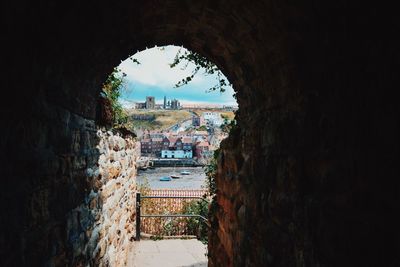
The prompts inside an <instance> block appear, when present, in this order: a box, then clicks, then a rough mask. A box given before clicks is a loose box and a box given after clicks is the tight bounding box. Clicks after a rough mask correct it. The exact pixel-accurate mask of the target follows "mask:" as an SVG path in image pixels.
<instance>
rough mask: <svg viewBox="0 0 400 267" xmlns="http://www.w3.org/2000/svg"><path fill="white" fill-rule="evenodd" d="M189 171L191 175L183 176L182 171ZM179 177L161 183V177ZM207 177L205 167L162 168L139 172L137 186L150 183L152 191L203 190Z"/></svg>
mask: <svg viewBox="0 0 400 267" xmlns="http://www.w3.org/2000/svg"><path fill="white" fill-rule="evenodd" d="M184 170H185V171H189V172H190V174H188V175H182V174H181V171H184ZM170 175H177V176H179V177H180V178H179V179H171V181H160V178H161V177H164V176H170ZM205 180H206V175H205V173H204V168H203V167H176V168H174V167H161V168H155V169H147V170H145V171H142V170H139V171H138V175H137V179H136V181H137V184H138V185H142V184H144V183H146V181H147V182H148V183H149V186H150V188H151V189H203V188H204V187H205Z"/></svg>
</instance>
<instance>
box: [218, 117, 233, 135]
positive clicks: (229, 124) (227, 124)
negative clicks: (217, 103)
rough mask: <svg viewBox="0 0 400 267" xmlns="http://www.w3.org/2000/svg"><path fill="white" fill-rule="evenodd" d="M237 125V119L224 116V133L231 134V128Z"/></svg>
mask: <svg viewBox="0 0 400 267" xmlns="http://www.w3.org/2000/svg"><path fill="white" fill-rule="evenodd" d="M235 126H236V120H229V119H228V118H226V117H225V118H224V122H223V123H222V124H221V126H220V127H221V130H222V132H224V133H227V134H229V133H230V132H231V130H232V129H233V128H234V127H235Z"/></svg>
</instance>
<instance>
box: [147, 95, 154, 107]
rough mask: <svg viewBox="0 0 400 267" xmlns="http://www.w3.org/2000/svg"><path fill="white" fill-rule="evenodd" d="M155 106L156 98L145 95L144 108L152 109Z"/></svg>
mask: <svg viewBox="0 0 400 267" xmlns="http://www.w3.org/2000/svg"><path fill="white" fill-rule="evenodd" d="M155 107H156V99H155V97H154V96H146V109H154V108H155Z"/></svg>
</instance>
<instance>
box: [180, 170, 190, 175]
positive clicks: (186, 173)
mask: <svg viewBox="0 0 400 267" xmlns="http://www.w3.org/2000/svg"><path fill="white" fill-rule="evenodd" d="M181 174H182V175H189V174H190V171H181Z"/></svg>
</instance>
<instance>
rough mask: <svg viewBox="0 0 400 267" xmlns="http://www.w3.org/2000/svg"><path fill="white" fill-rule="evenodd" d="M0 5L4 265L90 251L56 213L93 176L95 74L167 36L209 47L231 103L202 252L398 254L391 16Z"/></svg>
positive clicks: (393, 261) (337, 4)
mask: <svg viewBox="0 0 400 267" xmlns="http://www.w3.org/2000/svg"><path fill="white" fill-rule="evenodd" d="M1 13H2V24H4V26H5V27H4V29H5V30H4V32H3V38H2V39H3V41H2V43H3V45H4V47H5V48H3V49H2V53H3V56H2V64H3V65H4V67H5V68H3V69H4V70H5V71H3V75H2V76H3V83H2V85H3V88H2V90H3V98H2V100H3V101H2V105H1V108H2V112H1V117H2V134H1V145H2V149H1V162H2V186H1V188H2V189H1V198H0V199H1V201H0V203H1V211H0V214H1V235H0V254H1V256H0V263H1V264H0V265H1V266H73V265H74V264H75V265H76V262H81V263H82V262H83V263H85V264H88V260H89V259H81V260H80V261H77V259H75V258H74V256H73V253H72V252H71V250H72V248H71V242H70V239H69V237H68V234H67V232H68V231H67V228H68V224H67V222H66V214H68V212H69V211H70V210H71V209H73V208H74V207H76V206H77V205H79V203H81V202H83V201H84V198H85V195H86V194H87V193H88V192H89V191H90V186H91V184H90V182H88V179H87V177H86V175H87V174H86V172H85V171H84V167H85V166H86V165H88V164H89V163H90V162H95V161H96V160H97V154H96V150H95V149H94V145H93V144H95V143H96V134H95V132H96V130H95V129H96V124H97V123H98V122H99V117H98V116H96V114H98V112H96V111H98V109H99V108H100V107H99V104H98V96H99V93H100V90H101V85H102V83H103V82H104V81H105V79H106V77H107V75H108V74H109V73H110V72H111V71H112V69H113V67H114V66H117V65H118V64H119V63H120V61H121V60H122V59H125V58H126V57H128V56H129V55H132V54H134V53H135V52H136V51H138V50H142V49H144V48H146V47H152V46H154V45H159V46H160V45H169V44H174V45H183V46H185V47H187V48H189V49H191V50H193V51H195V52H198V53H200V54H202V55H203V56H205V57H207V58H208V59H209V60H211V61H213V62H214V63H216V65H217V66H218V67H219V68H220V69H221V70H222V71H223V72H224V74H225V75H226V76H227V77H228V79H229V80H230V81H231V82H232V84H233V87H234V89H235V91H236V96H237V101H238V104H239V112H238V114H237V115H236V119H237V124H238V126H237V127H236V128H235V130H234V131H233V132H232V133H231V135H230V136H229V138H228V139H227V140H225V141H224V142H223V144H222V153H221V155H220V157H219V162H218V164H219V167H218V175H217V186H218V193H217V205H216V206H215V207H213V210H212V213H211V215H210V216H211V217H210V220H211V224H212V230H211V233H210V236H209V266H399V265H400V257H399V253H398V252H399V230H398V229H399V225H400V222H399V220H398V219H396V216H395V215H396V214H397V213H398V211H399V208H398V204H399V203H400V201H399V183H398V179H399V178H400V176H399V173H398V166H399V165H398V164H399V162H398V159H397V157H398V152H399V136H400V135H399V117H398V114H399V113H398V112H399V104H398V99H397V98H396V97H395V88H394V86H395V84H396V83H395V82H396V76H397V73H396V71H395V70H396V68H395V67H396V65H397V63H398V57H399V56H398V51H397V48H398V40H397V39H395V38H389V37H387V36H395V32H394V31H395V29H398V27H397V25H396V23H397V22H394V20H391V19H392V17H391V16H386V18H385V20H384V21H382V20H378V13H377V11H374V8H372V7H371V8H370V9H369V8H365V10H362V11H361V10H359V9H351V8H350V6H349V5H348V4H347V2H346V1H340V0H339V1H330V2H326V1H320V2H318V1H317V2H316V1H313V2H311V1H308V2H295V1H294V2H288V1H284V2H276V1H270V0H259V1H241V0H230V1H225V0H218V1H186V0H184V1H175V0H166V1H156V0H147V1H125V0H124V1H113V2H112V1H108V2H106V1H104V2H98V1H97V2H96V1H39V2H31V1H17V2H10V1H7V3H3V4H2V12H1ZM380 25H383V26H382V27H380ZM386 34H388V35H386ZM77 143H78V147H77V146H76V144H77ZM396 155H397V156H396ZM85 266H86V265H85Z"/></svg>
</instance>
